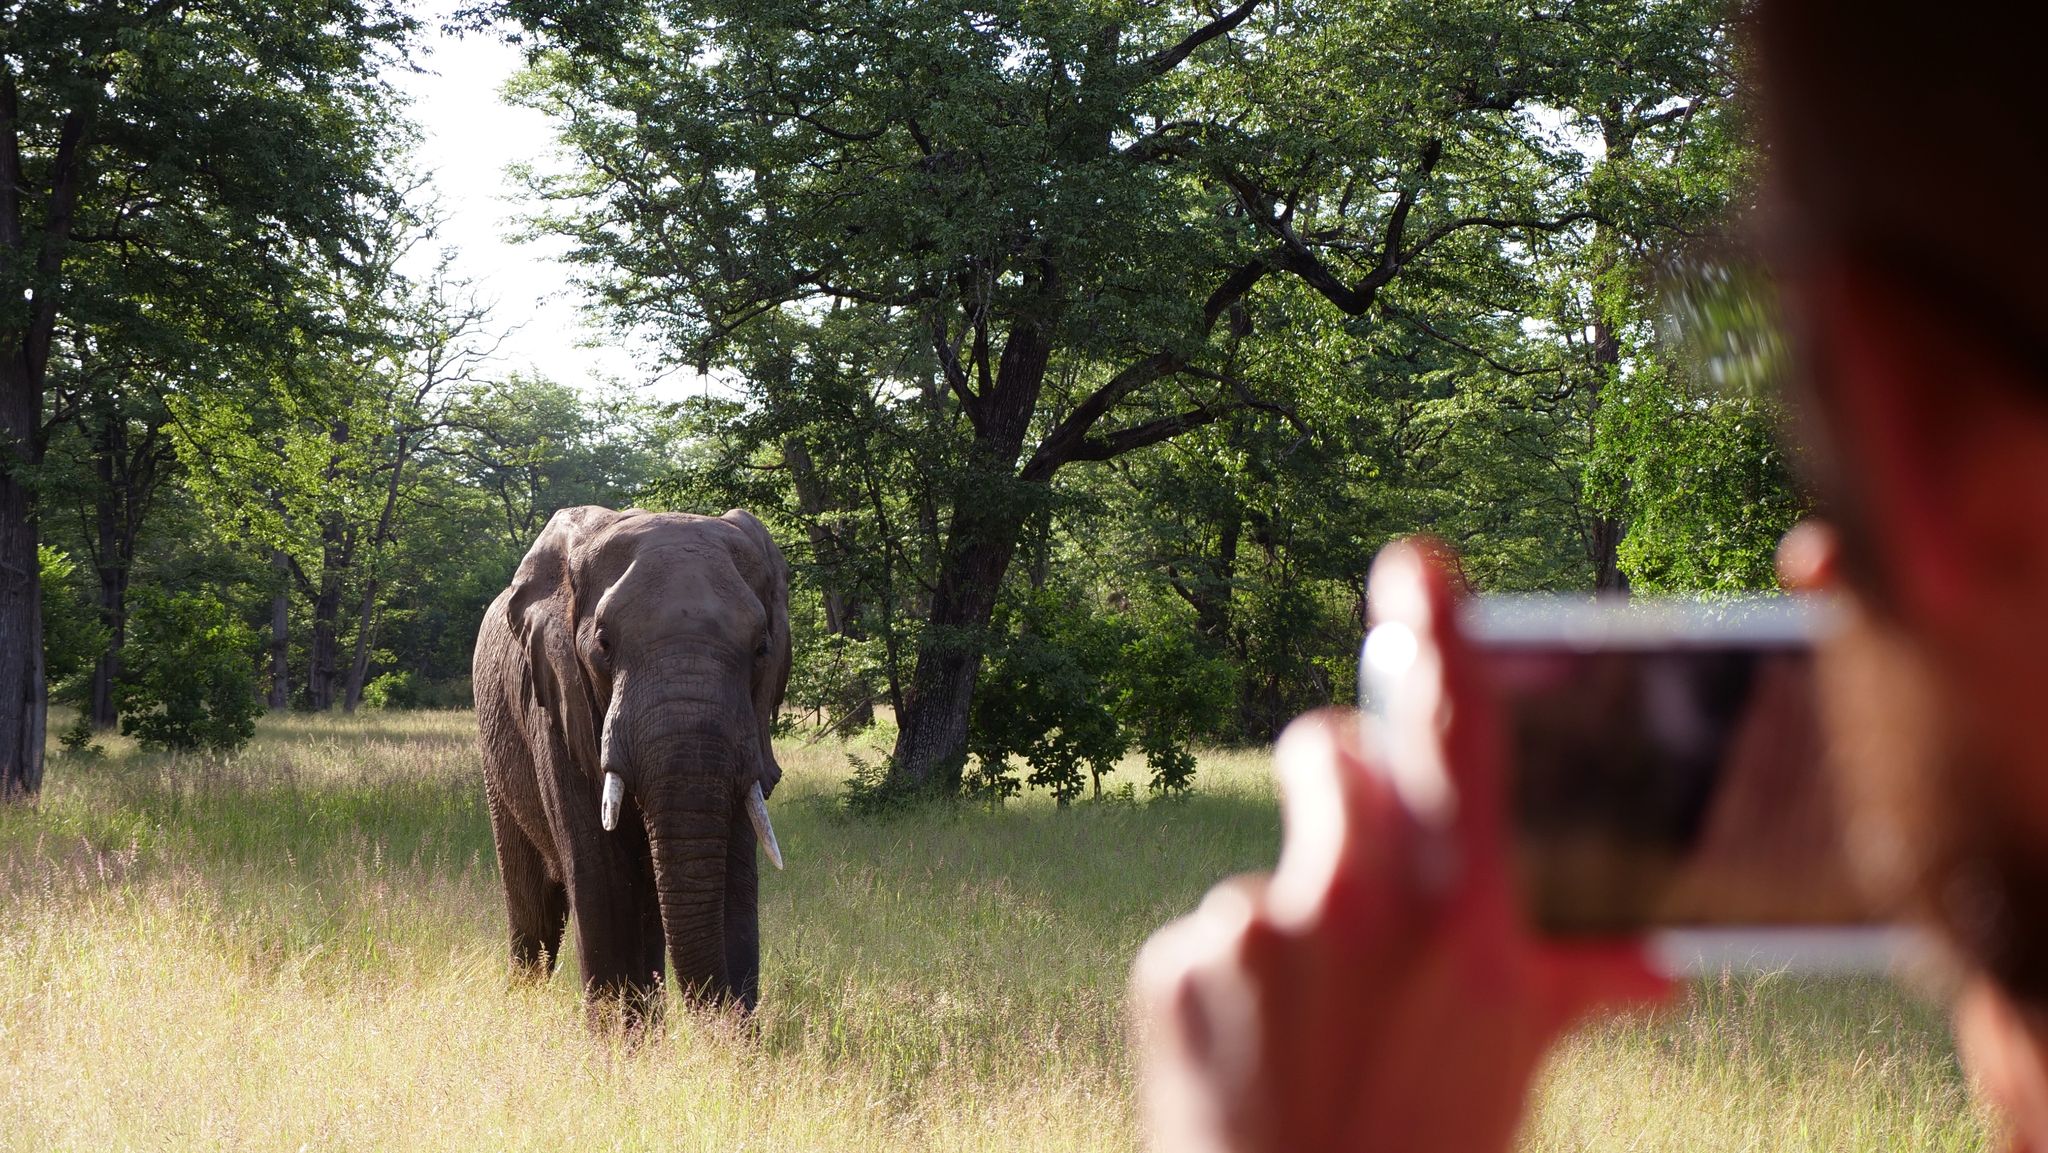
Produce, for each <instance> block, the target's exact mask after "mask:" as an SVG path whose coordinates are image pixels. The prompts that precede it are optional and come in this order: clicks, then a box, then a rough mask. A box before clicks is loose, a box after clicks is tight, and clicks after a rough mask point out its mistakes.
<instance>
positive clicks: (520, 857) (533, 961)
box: [491, 814, 569, 978]
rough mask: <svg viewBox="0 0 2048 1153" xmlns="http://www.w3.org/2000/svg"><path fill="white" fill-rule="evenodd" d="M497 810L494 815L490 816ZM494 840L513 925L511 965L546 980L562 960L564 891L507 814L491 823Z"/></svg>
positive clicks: (566, 898)
mask: <svg viewBox="0 0 2048 1153" xmlns="http://www.w3.org/2000/svg"><path fill="white" fill-rule="evenodd" d="M496 816H497V814H493V817H494V818H495V817H496ZM491 833H492V835H493V836H494V837H495V838H496V840H497V842H498V872H499V874H500V875H501V876H502V877H503V878H504V882H505V913H506V915H507V918H508V919H509V920H510V922H511V927H512V967H513V969H514V970H515V971H516V972H518V973H520V974H522V975H526V976H532V977H537V978H546V977H547V976H549V975H550V974H552V973H553V972H554V971H555V965H556V963H557V962H559V961H560V960H561V958H562V930H563V929H564V928H566V927H567V926H568V923H569V891H568V890H567V889H566V888H564V887H563V886H562V883H561V882H560V881H557V880H555V879H554V878H552V877H550V876H548V868H547V862H545V861H543V860H542V859H541V855H540V850H539V849H536V848H534V846H533V842H531V841H529V840H527V839H526V834H524V833H522V832H520V830H519V827H518V825H517V824H515V823H514V822H512V821H511V820H510V819H509V818H508V819H504V820H498V819H493V820H492V821H491Z"/></svg>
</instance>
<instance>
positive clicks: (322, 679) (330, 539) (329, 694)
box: [306, 517, 349, 713]
mask: <svg viewBox="0 0 2048 1153" xmlns="http://www.w3.org/2000/svg"><path fill="white" fill-rule="evenodd" d="M320 539H321V550H320V551H321V564H320V591H319V592H318V593H317V594H316V595H315V596H314V597H313V647H312V652H311V654H310V655H309V657H308V658H307V662H306V705H307V707H308V708H311V709H312V710H313V711H314V712H316V713H322V712H326V711H327V710H328V709H331V708H333V707H334V687H335V674H336V670H337V667H338V664H339V661H340V655H341V643H340V639H339V636H338V634H339V632H340V626H341V591H342V589H341V582H342V575H343V574H344V573H345V572H346V571H347V569H348V553H349V548H348V543H349V542H348V530H347V529H346V528H345V527H344V526H343V525H342V523H341V521H340V518H338V517H337V518H332V519H330V520H329V521H328V523H327V527H326V528H324V529H322V530H321V534H320Z"/></svg>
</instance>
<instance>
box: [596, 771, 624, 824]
mask: <svg viewBox="0 0 2048 1153" xmlns="http://www.w3.org/2000/svg"><path fill="white" fill-rule="evenodd" d="M625 799H626V780H625V778H624V777H621V776H619V774H617V773H606V774H605V775H604V796H603V798H602V799H601V800H600V801H599V802H598V806H597V819H598V820H599V821H602V822H603V823H604V831H605V832H607V833H609V832H611V831H612V830H613V829H616V828H618V827H619V803H620V802H621V801H624V800H625Z"/></svg>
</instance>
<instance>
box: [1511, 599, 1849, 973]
mask: <svg viewBox="0 0 2048 1153" xmlns="http://www.w3.org/2000/svg"><path fill="white" fill-rule="evenodd" d="M1479 649H1480V651H1481V653H1482V654H1483V658H1482V659H1483V661H1484V663H1485V665H1486V666H1487V667H1488V669H1489V670H1490V673H1491V677H1492V679H1493V682H1494V684H1495V686H1496V688H1497V689H1498V691H1499V694H1500V698H1501V701H1502V705H1503V708H1504V712H1505V716H1504V720H1505V723H1506V726H1507V729H1508V733H1507V738H1508V740H1507V743H1508V746H1509V749H1510V754H1509V755H1510V759H1511V761H1512V763H1513V778H1512V780H1513V784H1512V790H1511V792H1512V806H1513V812H1514V817H1515V822H1514V823H1515V825H1516V829H1517V834H1516V846H1515V848H1516V857H1517V864H1518V867H1519V878H1518V879H1519V883H1520V884H1521V886H1522V888H1523V897H1524V904H1525V908H1527V909H1528V910H1529V911H1530V914H1531V917H1532V920H1533V921H1534V923H1535V924H1536V926H1537V927H1538V928H1540V929H1542V930H1545V931H1547V932H1550V933H1553V934H1564V935H1570V934H1602V933H1617V932H1627V931H1631V930H1640V929H1643V928H1648V927H1676V926H1725V925H1794V924H1797V925H1813V924H1845V923H1859V922H1864V921H1867V920H1869V919H1870V918H1869V914H1868V910H1867V908H1866V906H1865V904H1864V902H1863V901H1862V900H1861V899H1860V897H1859V895H1858V893H1857V891H1856V887H1855V886H1854V884H1853V883H1852V882H1851V880H1850V878H1849V876H1848V871H1847V869H1846V867H1845V865H1844V861H1843V855H1842V852H1841V846H1840V834H1839V829H1838V821H1837V817H1836V806H1835V803H1834V796H1833V793H1832V789H1831V787H1830V783H1829V777H1828V775H1827V773H1826V772H1825V770H1824V766H1823V765H1822V763H1821V757H1822V747H1821V739H1820V732H1819V726H1818V721H1817V717H1816V709H1815V699H1814V682H1813V661H1812V655H1811V651H1810V650H1809V649H1807V648H1805V647H1803V646H1792V645H1783V644H1779V645H1755V644H1748V645H1741V644H1731V645H1727V646H1725V647H1715V646H1713V645H1699V644H1692V645H1682V646H1681V645H1663V646H1660V645H1643V646H1627V647H1618V648H1617V647H1599V648H1589V647H1585V646H1580V647H1572V646H1570V645H1565V644H1555V645H1543V644H1538V643H1530V642H1529V641H1528V640H1527V639H1525V640H1523V641H1521V642H1520V643H1507V644H1501V643H1492V644H1489V643H1487V642H1486V641H1484V640H1481V641H1480V642H1479Z"/></svg>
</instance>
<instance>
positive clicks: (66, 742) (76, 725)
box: [57, 713, 107, 760]
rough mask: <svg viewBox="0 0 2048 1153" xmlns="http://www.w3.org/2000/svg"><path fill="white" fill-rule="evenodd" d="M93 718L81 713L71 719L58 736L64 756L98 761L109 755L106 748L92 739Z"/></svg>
mask: <svg viewBox="0 0 2048 1153" xmlns="http://www.w3.org/2000/svg"><path fill="white" fill-rule="evenodd" d="M92 738H93V727H92V718H91V717H88V716H86V715H85V714H84V713H80V714H78V715H77V716H75V717H73V718H71V723H70V724H68V725H65V726H64V728H63V729H62V730H61V731H60V732H58V734H57V743H58V744H59V745H60V746H62V747H63V749H64V755H65V756H67V757H75V758H78V759H80V760H97V759H98V758H100V757H103V756H105V755H106V754H107V750H106V746H104V745H102V744H100V743H99V742H97V741H95V740H93V739H92Z"/></svg>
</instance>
